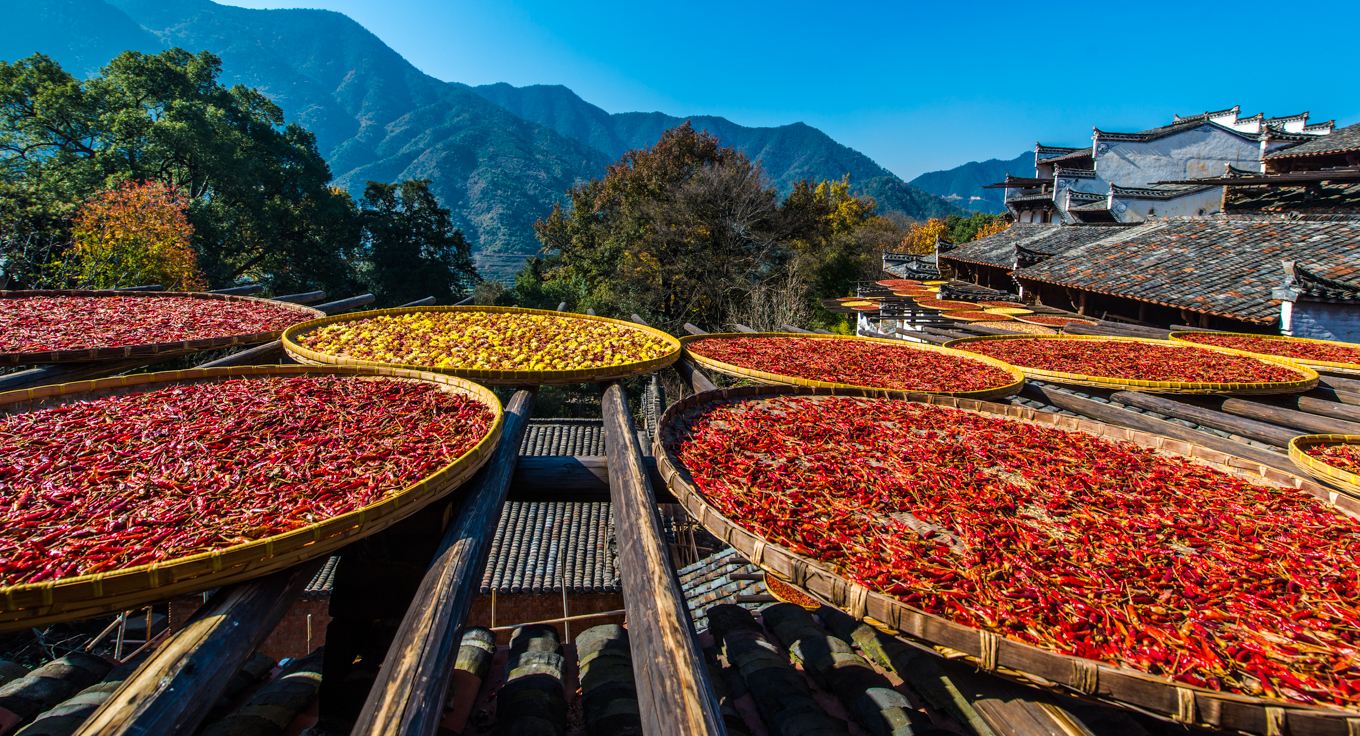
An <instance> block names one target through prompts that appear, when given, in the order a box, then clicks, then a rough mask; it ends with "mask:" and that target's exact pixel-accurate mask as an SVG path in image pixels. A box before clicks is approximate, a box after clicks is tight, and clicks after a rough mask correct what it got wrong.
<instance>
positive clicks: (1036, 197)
mask: <svg viewBox="0 0 1360 736" xmlns="http://www.w3.org/2000/svg"><path fill="white" fill-rule="evenodd" d="M1021 202H1044V203H1046V204H1053V195H1052V194H1026V195H1024V196H1021V197H1010V198H1009V199H1007V200H1006V204H1018V203H1021Z"/></svg>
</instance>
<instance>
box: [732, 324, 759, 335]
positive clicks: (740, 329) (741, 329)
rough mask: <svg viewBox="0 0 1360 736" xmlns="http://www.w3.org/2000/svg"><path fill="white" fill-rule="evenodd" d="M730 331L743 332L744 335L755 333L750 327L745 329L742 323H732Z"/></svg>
mask: <svg viewBox="0 0 1360 736" xmlns="http://www.w3.org/2000/svg"><path fill="white" fill-rule="evenodd" d="M732 329H734V330H736V331H737V332H745V333H752V332H756V330H754V329H752V328H750V327H747V326H746V325H744V324H742V323H740V322H734V323H732Z"/></svg>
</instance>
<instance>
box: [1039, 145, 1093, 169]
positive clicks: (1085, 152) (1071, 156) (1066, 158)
mask: <svg viewBox="0 0 1360 736" xmlns="http://www.w3.org/2000/svg"><path fill="white" fill-rule="evenodd" d="M1090 160H1091V149H1090V148H1089V147H1088V148H1078V149H1076V150H1075V151H1072V152H1071V153H1064V154H1062V155H1060V156H1054V157H1052V158H1046V159H1042V162H1043V163H1046V164H1057V163H1069V164H1070V163H1075V162H1077V161H1090ZM1085 168H1089V167H1085Z"/></svg>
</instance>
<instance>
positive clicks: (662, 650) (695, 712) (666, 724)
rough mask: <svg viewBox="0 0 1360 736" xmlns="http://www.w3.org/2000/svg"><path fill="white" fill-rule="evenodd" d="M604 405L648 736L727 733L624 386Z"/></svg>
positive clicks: (614, 387) (607, 394)
mask: <svg viewBox="0 0 1360 736" xmlns="http://www.w3.org/2000/svg"><path fill="white" fill-rule="evenodd" d="M601 404H602V408H603V413H604V437H605V447H606V449H607V450H608V452H609V489H610V496H611V498H612V500H613V507H614V520H615V521H614V534H615V540H616V542H617V544H618V554H619V563H618V564H619V572H620V577H621V578H622V581H623V592H624V596H623V601H624V607H625V608H626V609H627V611H628V641H629V648H630V650H631V651H632V654H633V676H634V679H635V681H636V684H637V696H638V706H639V710H640V711H641V716H642V723H643V732H644V733H646V734H648V736H663V735H664V736H669V735H670V734H675V735H676V736H680V735H681V734H725V733H726V729H725V727H724V725H723V720H722V716H721V714H720V712H719V710H718V703H717V699H716V698H715V697H714V695H713V688H712V686H711V684H710V683H709V681H708V666H707V664H706V663H705V661H704V655H703V651H702V650H701V649H700V647H699V643H698V641H697V639H696V637H695V634H694V625H693V623H692V622H691V621H690V618H689V609H688V607H687V606H686V604H685V598H684V596H683V595H682V594H681V592H680V583H679V581H678V580H677V579H676V576H675V571H674V570H673V569H672V568H671V564H670V556H669V555H668V554H667V553H666V544H665V540H664V538H663V537H662V534H661V520H660V519H659V518H658V517H657V511H656V497H655V495H654V494H653V492H652V485H651V483H650V482H649V481H648V479H647V474H646V472H645V469H644V466H643V463H642V448H641V446H640V444H639V443H638V438H637V431H636V430H635V429H634V427H633V417H632V413H631V412H630V411H629V410H628V398H627V395H626V394H625V393H624V390H623V386H621V385H620V384H617V383H613V384H610V385H609V387H608V388H606V389H605V391H604V397H603V400H602V402H601Z"/></svg>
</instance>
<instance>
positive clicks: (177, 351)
mask: <svg viewBox="0 0 1360 736" xmlns="http://www.w3.org/2000/svg"><path fill="white" fill-rule="evenodd" d="M38 296H83V297H131V298H134V299H146V298H153V297H178V298H187V299H210V300H219V301H232V302H259V303H264V304H270V305H274V306H284V307H287V308H289V309H296V310H297V312H298V321H299V322H302V321H306V320H309V319H316V318H317V317H324V316H326V313H325V312H322V311H321V310H319V309H312V308H311V307H305V306H303V305H301V304H290V303H288V302H277V301H274V300H272V299H260V298H257V297H253V296H237V295H234V294H207V293H202V292H189V291H90V290H80V289H42V290H32V291H2V290H0V299H23V298H25V297H38ZM281 334H283V330H274V331H271V332H255V333H250V334H243V335H227V336H224V337H206V338H200V339H197V340H178V341H172V342H159V343H147V344H143V345H124V346H119V347H104V348H87V349H80V350H37V351H33V352H21V353H3V352H0V365H35V364H40V363H90V362H95V361H99V362H102V361H108V360H136V359H139V358H170V357H174V356H176V355H185V354H187V353H197V352H200V351H203V350H221V349H223V348H230V347H235V346H237V345H254V344H256V343H262V342H269V341H270V340H277V339H278V337H279V335H281Z"/></svg>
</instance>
